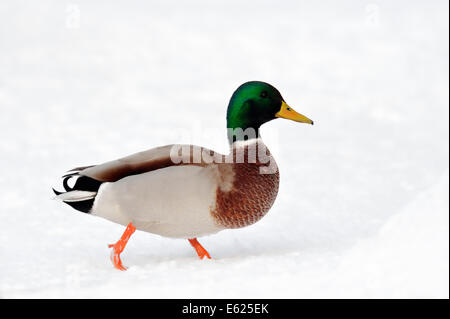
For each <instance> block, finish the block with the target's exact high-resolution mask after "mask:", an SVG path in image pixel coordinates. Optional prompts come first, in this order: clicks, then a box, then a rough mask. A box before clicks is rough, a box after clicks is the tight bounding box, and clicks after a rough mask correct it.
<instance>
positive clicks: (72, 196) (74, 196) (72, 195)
mask: <svg viewBox="0 0 450 319" xmlns="http://www.w3.org/2000/svg"><path fill="white" fill-rule="evenodd" d="M95 195H97V192H88V191H70V192H67V193H62V194H59V195H57V196H55V199H59V200H62V201H64V202H81V201H83V200H88V199H92V198H94V197H95Z"/></svg>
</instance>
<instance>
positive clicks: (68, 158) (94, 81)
mask: <svg viewBox="0 0 450 319" xmlns="http://www.w3.org/2000/svg"><path fill="white" fill-rule="evenodd" d="M448 35H449V34H448V2H446V1H433V2H429V3H426V2H423V1H395V2H393V1H373V2H364V1H356V0H355V1H342V2H339V5H338V4H337V3H335V2H332V1H321V2H320V3H316V2H307V1H304V2H300V1H291V2H289V1H286V2H282V3H280V2H274V1H248V2H246V3H245V4H243V3H241V2H238V1H226V2H225V1H222V2H214V3H212V2H207V1H190V2H189V3H178V2H175V1H166V2H164V3H162V2H150V1H145V2H144V1H117V2H115V3H111V2H109V1H97V2H95V3H91V2H89V1H72V2H61V1H40V2H39V3H35V2H32V1H12V0H7V1H2V2H1V3H0V39H1V41H0V58H1V59H0V70H2V71H1V72H0V108H1V111H2V112H1V114H2V116H1V118H0V126H1V128H2V138H1V139H0V153H1V154H2V157H1V159H0V161H1V168H2V169H1V174H0V203H1V206H0V207H1V209H0V220H1V222H2V226H3V227H2V230H1V232H0V260H1V261H2V266H3V267H2V268H3V269H2V272H0V297H4V298H97V297H105V298H112V297H118V298H131V297H137V298H170V297H171V298H201V297H208V298H220V297H222V298H230V297H233V298H244V297H246V298H281V297H286V298H349V297H351V298H380V297H387V298H398V297H401V298H417V297H423V298H448V297H449V293H448V292H449V284H448V283H449V278H448V274H449V256H448V249H449V247H448V245H449V229H448V225H449V220H448V208H449V207H448V206H449V204H448V202H449V197H448V190H449V189H448V188H449V179H448V175H449V170H448V161H449V157H448V154H449V149H448V145H449V140H448V130H449V122H448V115H449V114H448V110H449V108H448V104H449V94H448V92H449V90H448V86H449V81H448V75H449V74H448V69H449V65H448V61H449V60H448V53H449V50H448ZM248 80H263V81H267V82H269V83H271V84H273V85H275V86H276V87H277V88H278V89H279V90H280V91H281V93H282V94H283V96H284V98H285V99H286V101H287V103H288V104H289V105H291V106H292V107H293V108H294V109H295V110H297V111H298V112H300V113H303V114H305V115H306V116H308V117H309V118H311V119H312V120H314V123H315V125H314V126H308V125H302V124H299V123H294V122H288V121H285V120H276V121H273V122H270V123H268V124H266V125H265V126H264V127H263V129H262V135H263V138H264V141H265V143H266V145H268V147H269V148H270V150H271V152H272V153H273V155H274V156H275V158H276V160H277V163H278V165H279V167H280V175H281V185H280V193H279V195H278V198H277V200H276V202H275V204H274V206H273V208H272V209H271V211H270V212H269V214H268V215H267V216H266V217H264V218H263V220H261V221H260V222H258V223H256V224H255V225H252V226H250V227H247V228H243V229H239V230H226V231H223V232H221V233H219V234H217V235H212V236H208V237H204V238H200V239H199V241H200V242H201V243H202V244H203V245H204V246H205V248H207V249H208V251H209V252H210V254H211V255H212V257H213V258H214V259H213V260H198V259H197V257H196V255H195V252H194V250H193V249H192V247H190V245H189V243H188V242H187V241H184V240H174V239H167V238H163V237H159V236H156V235H152V234H148V233H143V232H136V233H135V234H134V235H133V237H132V238H131V240H130V242H129V244H128V245H127V248H126V249H125V252H124V253H123V254H122V259H123V262H124V264H125V265H126V266H128V267H129V269H128V271H126V272H120V271H117V270H115V269H114V268H113V267H112V265H111V263H110V261H109V249H108V248H107V244H109V243H114V242H115V241H116V240H117V239H118V238H119V237H120V236H121V234H122V232H123V231H124V227H122V226H120V225H116V224H114V223H112V222H108V221H106V220H103V219H100V218H95V217H93V216H89V215H86V214H82V213H78V212H76V211H73V210H72V209H71V208H70V207H68V206H67V205H63V204H61V203H59V202H57V201H54V200H52V197H53V194H52V192H51V187H52V186H54V185H58V183H59V180H58V177H59V176H60V175H61V174H62V173H64V172H65V171H66V170H67V169H70V168H73V167H76V166H80V165H89V164H96V163H101V162H104V161H107V160H110V159H115V158H118V157H121V156H125V155H128V154H131V153H134V152H137V151H141V150H145V149H148V148H151V147H155V146H159V145H164V144H169V143H195V144H197V145H203V146H205V147H208V148H211V149H214V150H217V151H220V152H225V151H226V150H227V139H226V130H225V108H226V104H227V103H228V100H229V98H230V96H231V93H232V91H233V90H234V89H235V88H236V87H237V86H239V85H240V84H241V83H242V82H245V81H248Z"/></svg>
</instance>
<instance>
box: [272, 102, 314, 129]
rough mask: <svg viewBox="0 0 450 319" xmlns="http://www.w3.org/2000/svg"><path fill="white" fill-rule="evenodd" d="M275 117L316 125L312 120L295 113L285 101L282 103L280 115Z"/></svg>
mask: <svg viewBox="0 0 450 319" xmlns="http://www.w3.org/2000/svg"><path fill="white" fill-rule="evenodd" d="M275 117H281V118H284V119H288V120H292V121H295V122H300V123H308V124H314V122H313V121H312V120H310V119H309V118H307V117H306V116H304V115H302V114H300V113H297V112H296V111H294V109H293V108H292V107H290V106H289V105H287V104H286V102H284V101H282V102H281V108H280V110H279V111H278V113H277V114H275Z"/></svg>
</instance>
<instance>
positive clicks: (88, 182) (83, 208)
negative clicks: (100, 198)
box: [53, 172, 102, 214]
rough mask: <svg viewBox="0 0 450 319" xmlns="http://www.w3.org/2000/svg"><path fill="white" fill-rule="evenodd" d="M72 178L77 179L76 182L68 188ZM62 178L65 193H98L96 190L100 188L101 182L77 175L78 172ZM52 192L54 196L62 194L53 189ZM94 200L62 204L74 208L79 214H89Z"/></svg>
mask: <svg viewBox="0 0 450 319" xmlns="http://www.w3.org/2000/svg"><path fill="white" fill-rule="evenodd" d="M72 177H77V180H76V182H75V184H74V185H73V187H70V186H69V183H68V182H69V180H70V179H71V178H72ZM62 178H63V187H64V189H65V190H66V192H71V191H88V192H98V189H99V188H100V185H101V184H102V182H100V181H98V180H96V179H94V178H91V177H87V176H83V175H79V173H78V172H75V173H70V174H66V175H64V176H62ZM53 192H54V193H55V194H56V195H60V194H63V193H64V192H59V191H57V190H55V189H54V188H53ZM94 200H95V197H94V198H91V199H86V200H80V201H77V202H74V201H70V202H69V201H64V203H66V204H67V205H69V206H72V208H74V209H76V210H78V211H80V212H83V213H87V214H89V213H90V211H91V209H92V206H93V205H94Z"/></svg>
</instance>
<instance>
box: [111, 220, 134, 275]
mask: <svg viewBox="0 0 450 319" xmlns="http://www.w3.org/2000/svg"><path fill="white" fill-rule="evenodd" d="M135 230H136V227H134V226H133V224H132V223H129V224H128V226H127V229H125V232H124V233H123V235H122V237H120V239H119V240H118V241H117V243H115V244H114V245H108V247H109V248H113V250H112V251H111V261H112V262H113V264H114V267H116V268H117V269H119V270H127V268H126V267H124V266H123V265H122V261H121V260H120V253H121V252H122V251H123V250H124V249H125V246H126V245H127V242H128V239H130V237H131V235H133V233H134V231H135Z"/></svg>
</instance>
